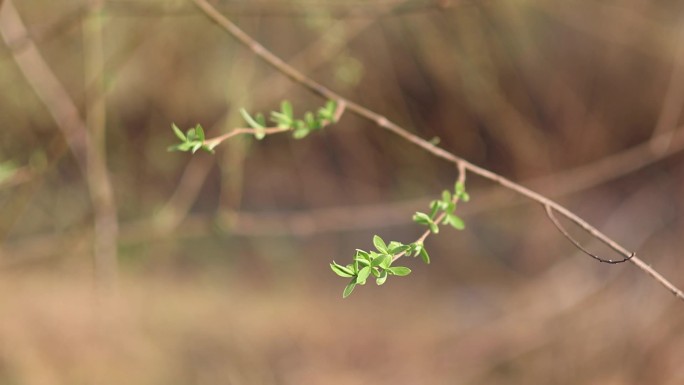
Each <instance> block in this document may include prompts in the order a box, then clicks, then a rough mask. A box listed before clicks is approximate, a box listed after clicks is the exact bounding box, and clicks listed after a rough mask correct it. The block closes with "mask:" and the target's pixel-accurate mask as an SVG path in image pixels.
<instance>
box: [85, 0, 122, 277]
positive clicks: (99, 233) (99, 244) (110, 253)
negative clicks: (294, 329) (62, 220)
mask: <svg viewBox="0 0 684 385" xmlns="http://www.w3.org/2000/svg"><path fill="white" fill-rule="evenodd" d="M102 5H103V2H102V0H91V1H90V11H91V13H90V14H89V15H88V16H87V17H85V18H84V20H83V56H84V59H85V63H84V72H85V87H86V89H85V95H86V113H85V115H86V125H87V127H88V129H89V131H90V139H91V141H90V143H89V146H88V173H87V178H86V179H87V181H88V189H89V191H90V197H91V199H92V205H93V210H94V212H95V240H94V242H95V245H94V248H95V250H94V252H95V270H96V275H97V280H98V282H99V283H100V284H101V285H102V286H104V288H105V289H106V290H112V289H114V285H116V281H117V272H118V251H117V250H118V245H117V239H118V236H119V224H118V220H117V213H116V211H117V210H116V203H115V201H114V189H113V187H112V182H111V180H110V178H109V171H108V170H107V145H106V141H105V131H106V120H107V109H106V104H105V103H106V101H105V97H104V94H105V83H104V70H105V65H104V41H103V14H102Z"/></svg>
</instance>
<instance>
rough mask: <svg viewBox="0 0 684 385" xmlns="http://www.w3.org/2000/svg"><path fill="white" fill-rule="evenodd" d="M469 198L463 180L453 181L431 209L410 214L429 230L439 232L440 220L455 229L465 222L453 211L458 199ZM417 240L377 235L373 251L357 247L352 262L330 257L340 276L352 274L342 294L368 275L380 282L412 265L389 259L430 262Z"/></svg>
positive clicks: (405, 272) (352, 288)
mask: <svg viewBox="0 0 684 385" xmlns="http://www.w3.org/2000/svg"><path fill="white" fill-rule="evenodd" d="M468 200H470V197H469V196H468V193H467V192H466V190H465V185H464V184H463V183H462V182H456V184H455V185H454V191H453V192H451V191H448V190H444V191H443V192H442V197H441V199H439V200H434V201H432V202H430V213H429V214H426V213H422V212H417V213H415V214H414V215H413V221H414V222H416V223H418V224H420V225H424V226H427V227H428V229H429V230H430V232H431V233H433V234H436V233H438V232H439V225H440V224H447V225H450V226H451V227H453V228H455V229H457V230H463V229H464V228H465V223H464V222H463V220H462V219H461V218H460V217H458V216H457V215H456V214H455V213H454V212H455V211H456V203H457V202H458V201H463V202H467V201H468ZM422 239H424V237H422V238H421V239H420V240H418V241H416V242H413V243H409V244H403V243H401V242H397V241H392V242H390V243H389V244H387V243H385V241H384V240H383V239H382V238H381V237H380V236H378V235H375V236H374V237H373V246H375V250H376V251H364V250H356V254H355V255H354V259H353V263H351V264H349V265H346V266H342V265H340V264H338V263H336V262H334V261H333V263H331V264H330V268H331V269H332V271H333V272H334V273H335V274H337V275H339V276H340V277H343V278H351V280H350V281H349V283H348V284H347V286H346V287H345V288H344V292H343V293H342V297H343V298H347V297H348V296H349V295H350V294H351V293H352V292H353V291H354V288H355V287H356V286H357V285H364V284H366V281H367V280H368V278H369V277H370V276H373V277H375V282H376V284H378V285H382V284H384V283H385V281H387V277H389V276H390V275H394V276H397V277H404V276H407V275H409V274H410V273H411V269H409V268H408V267H404V266H392V263H393V262H394V261H396V260H397V259H399V258H400V257H402V256H404V255H409V256H412V257H418V256H420V258H421V259H422V260H423V262H425V263H426V264H429V263H430V255H429V254H428V252H427V250H425V245H424V244H423V242H422Z"/></svg>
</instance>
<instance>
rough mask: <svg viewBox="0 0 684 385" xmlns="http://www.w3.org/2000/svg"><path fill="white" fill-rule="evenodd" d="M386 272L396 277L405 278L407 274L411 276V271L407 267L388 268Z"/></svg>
mask: <svg viewBox="0 0 684 385" xmlns="http://www.w3.org/2000/svg"><path fill="white" fill-rule="evenodd" d="M387 272H388V273H389V274H392V275H396V276H397V277H405V276H407V275H409V274H411V269H409V268H408V267H404V266H397V267H390V268H389V269H387Z"/></svg>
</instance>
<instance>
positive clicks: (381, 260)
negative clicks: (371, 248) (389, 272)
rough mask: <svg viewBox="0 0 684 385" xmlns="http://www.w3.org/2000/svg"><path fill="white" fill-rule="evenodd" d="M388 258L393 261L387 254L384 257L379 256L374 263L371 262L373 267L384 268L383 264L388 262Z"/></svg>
mask: <svg viewBox="0 0 684 385" xmlns="http://www.w3.org/2000/svg"><path fill="white" fill-rule="evenodd" d="M388 258H389V259H391V258H392V257H390V256H389V255H387V254H382V255H380V256H378V257H377V258H375V259H374V260H373V261H371V267H378V266H382V264H383V263H384V262H386V261H385V260H386V259H388Z"/></svg>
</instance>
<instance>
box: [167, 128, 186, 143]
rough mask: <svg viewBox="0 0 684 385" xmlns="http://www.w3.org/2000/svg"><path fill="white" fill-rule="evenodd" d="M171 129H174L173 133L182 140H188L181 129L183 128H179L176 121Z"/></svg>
mask: <svg viewBox="0 0 684 385" xmlns="http://www.w3.org/2000/svg"><path fill="white" fill-rule="evenodd" d="M171 129H173V133H174V134H176V136H177V137H178V139H180V140H182V141H183V142H185V141H187V140H188V138H186V137H185V134H183V131H181V129H180V128H178V126H176V124H175V123H174V124H172V125H171Z"/></svg>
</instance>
